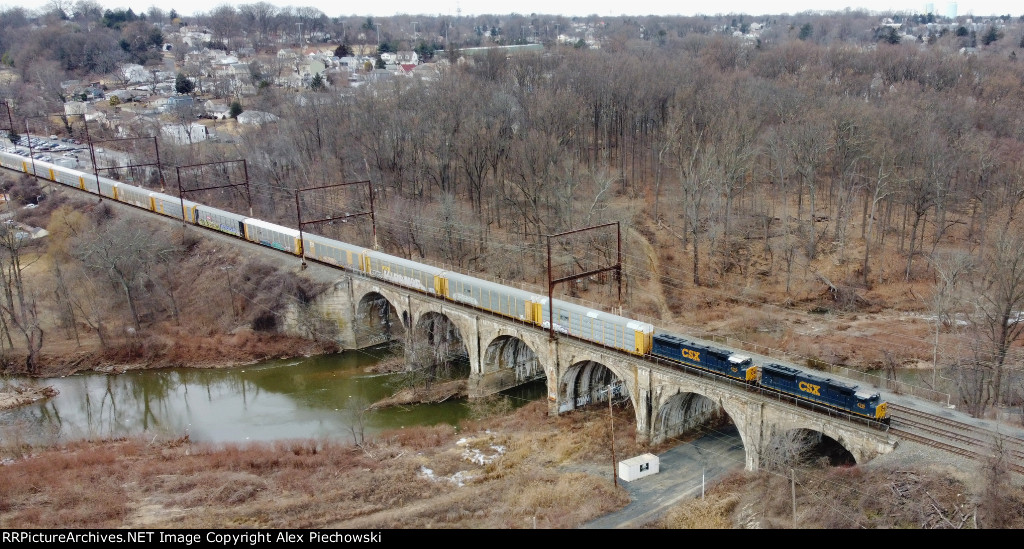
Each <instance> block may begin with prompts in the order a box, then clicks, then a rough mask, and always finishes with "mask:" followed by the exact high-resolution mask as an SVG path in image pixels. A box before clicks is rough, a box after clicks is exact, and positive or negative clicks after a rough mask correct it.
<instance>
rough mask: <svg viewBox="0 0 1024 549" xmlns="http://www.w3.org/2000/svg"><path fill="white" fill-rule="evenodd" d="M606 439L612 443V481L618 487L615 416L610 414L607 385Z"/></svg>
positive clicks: (610, 387) (610, 394) (609, 398)
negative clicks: (607, 429)
mask: <svg viewBox="0 0 1024 549" xmlns="http://www.w3.org/2000/svg"><path fill="white" fill-rule="evenodd" d="M608 428H609V431H608V438H609V439H610V440H611V443H612V481H613V482H615V487H616V488H618V487H619V473H618V471H616V470H615V416H614V415H613V414H612V386H611V385H610V384H609V385H608Z"/></svg>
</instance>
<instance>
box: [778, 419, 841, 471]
mask: <svg viewBox="0 0 1024 549" xmlns="http://www.w3.org/2000/svg"><path fill="white" fill-rule="evenodd" d="M759 455H760V461H761V463H760V464H759V465H760V466H761V467H768V468H775V469H778V468H785V467H792V466H793V465H804V466H806V465H823V466H826V465H827V466H830V467H842V466H850V465H856V464H857V459H856V457H855V456H854V454H853V452H851V451H850V450H849V449H847V448H846V447H845V446H844V445H843V443H842V442H840V441H838V440H836V439H834V438H832V437H830V436H828V435H826V434H825V433H823V432H821V431H818V430H815V429H807V428H790V429H785V428H783V429H778V428H774V427H773V428H772V429H771V431H770V432H769V435H768V437H767V439H766V440H765V444H764V447H763V448H762V449H761V451H760V452H759Z"/></svg>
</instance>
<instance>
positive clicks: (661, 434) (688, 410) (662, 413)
mask: <svg viewBox="0 0 1024 549" xmlns="http://www.w3.org/2000/svg"><path fill="white" fill-rule="evenodd" d="M655 414H656V415H655V417H654V418H653V433H652V435H653V440H657V441H662V440H665V439H668V438H673V437H678V436H680V435H684V434H686V433H688V432H690V431H693V430H694V429H696V428H698V427H702V426H705V425H708V424H709V423H712V424H716V425H717V424H719V423H721V422H722V421H723V420H725V419H728V420H729V421H730V422H731V421H732V418H731V417H730V416H729V414H728V413H727V412H726V410H725V408H724V407H722V405H721V404H719V403H718V402H716V401H715V400H714V399H712V398H710V397H708V396H706V395H703V394H700V393H696V392H684V391H680V392H678V393H676V394H674V395H672V396H671V397H669V398H668V399H667V400H666V401H665V402H664V403H662V405H661V406H660V407H659V408H658V409H657V410H655Z"/></svg>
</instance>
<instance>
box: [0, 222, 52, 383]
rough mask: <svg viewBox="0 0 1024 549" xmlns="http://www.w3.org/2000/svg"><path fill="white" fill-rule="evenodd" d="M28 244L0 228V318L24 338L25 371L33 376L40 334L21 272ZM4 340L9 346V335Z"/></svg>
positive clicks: (34, 301)
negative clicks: (1, 295) (0, 294)
mask: <svg viewBox="0 0 1024 549" xmlns="http://www.w3.org/2000/svg"><path fill="white" fill-rule="evenodd" d="M30 242H31V239H30V238H29V235H28V233H26V232H23V231H21V230H19V229H16V228H13V227H11V226H9V225H3V226H2V227H0V290H2V291H3V297H2V299H0V316H2V321H3V324H4V328H5V329H6V330H10V329H12V328H13V329H14V330H17V332H18V333H20V334H21V336H22V338H24V342H25V369H26V370H27V371H28V373H30V374H34V373H37V371H38V368H39V351H40V349H42V346H43V335H44V332H43V328H42V324H41V322H40V315H39V305H38V301H37V296H36V292H35V290H34V289H33V287H32V285H30V284H29V282H28V279H27V278H26V277H25V270H26V269H27V268H28V267H29V266H30V265H31V264H32V263H33V261H30V260H28V259H27V256H26V255H25V254H24V250H25V248H26V247H27V246H28V245H29V243H30ZM6 338H7V343H8V344H10V343H11V339H10V334H9V332H8V334H7V335H6Z"/></svg>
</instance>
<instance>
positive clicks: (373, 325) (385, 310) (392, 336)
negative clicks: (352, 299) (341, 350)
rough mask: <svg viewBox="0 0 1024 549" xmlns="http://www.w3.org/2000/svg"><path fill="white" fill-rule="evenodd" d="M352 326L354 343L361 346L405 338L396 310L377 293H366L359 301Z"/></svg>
mask: <svg viewBox="0 0 1024 549" xmlns="http://www.w3.org/2000/svg"><path fill="white" fill-rule="evenodd" d="M353 324H354V328H355V329H354V332H355V337H356V341H358V342H359V343H360V345H363V346H366V345H376V344H378V343H385V342H388V341H392V340H396V339H397V340H399V341H401V340H403V339H404V338H405V333H406V328H405V326H404V325H403V324H402V323H401V322H400V321H399V316H398V311H397V309H395V306H394V305H393V304H392V303H391V301H389V300H388V299H387V298H386V297H384V296H383V295H382V294H380V293H378V292H367V293H366V294H364V295H363V297H362V298H360V299H359V303H358V305H356V318H355V322H354V323H353Z"/></svg>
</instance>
